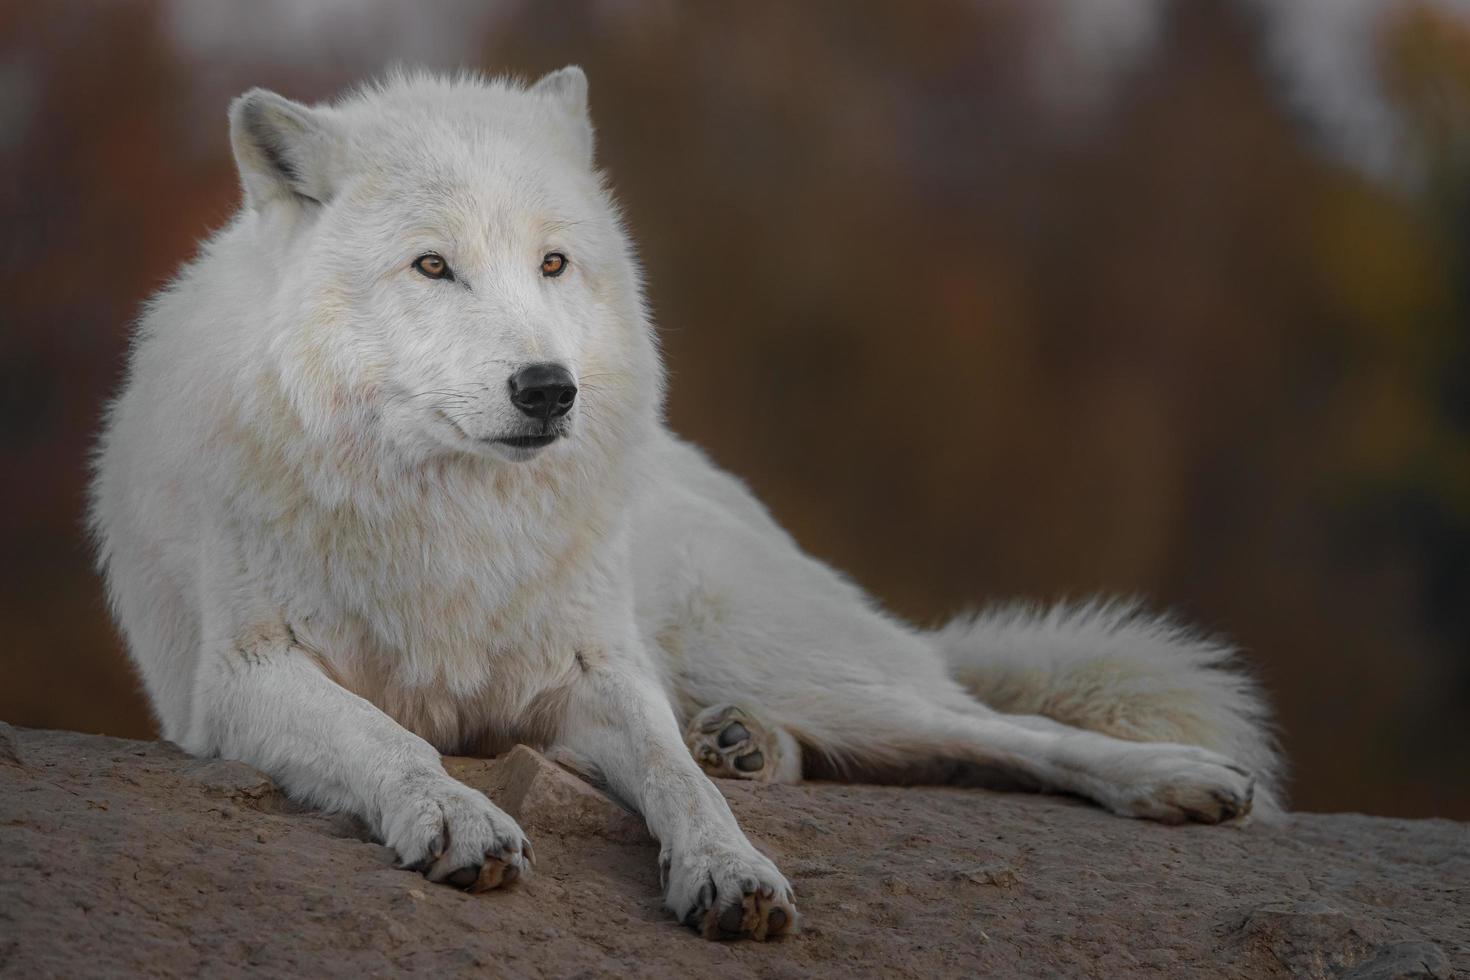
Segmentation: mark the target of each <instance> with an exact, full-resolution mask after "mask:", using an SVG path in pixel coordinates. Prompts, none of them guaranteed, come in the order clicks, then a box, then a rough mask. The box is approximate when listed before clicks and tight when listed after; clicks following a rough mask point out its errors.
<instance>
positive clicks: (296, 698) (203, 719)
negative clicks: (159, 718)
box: [182, 620, 531, 891]
mask: <svg viewBox="0 0 1470 980" xmlns="http://www.w3.org/2000/svg"><path fill="white" fill-rule="evenodd" d="M229 637H230V638H229V639H228V640H227V641H223V642H216V643H213V644H210V646H211V647H212V649H207V650H206V655H205V659H204V662H203V663H202V664H201V667H200V671H201V672H200V676H199V678H198V683H197V685H196V688H195V692H196V693H195V703H194V710H193V715H192V718H191V720H190V725H189V729H188V732H189V734H188V735H187V737H186V738H185V739H184V740H183V743H182V744H183V747H184V748H185V749H187V750H188V751H190V752H192V753H194V754H196V755H219V756H222V757H224V758H227V759H237V760H239V761H241V762H245V763H248V764H250V765H252V766H255V767H256V768H258V769H261V770H263V771H264V772H266V773H267V774H268V775H270V777H271V778H272V779H274V780H275V781H276V783H277V784H278V785H280V786H281V787H282V789H284V790H285V791H286V793H287V794H288V795H290V796H291V797H293V798H295V799H297V800H301V801H304V802H308V803H312V804H314V805H317V806H321V807H325V808H329V809H337V810H345V811H347V812H350V813H352V814H354V815H356V816H358V817H360V818H361V819H362V820H364V821H365V822H366V823H367V824H368V825H369V826H370V827H371V828H372V829H373V831H374V833H375V834H376V835H377V836H378V838H379V839H380V840H382V841H383V842H384V843H385V844H387V845H388V846H389V847H391V848H393V850H394V851H396V852H397V854H398V859H399V863H400V866H401V867H406V868H412V869H414V870H417V871H422V872H423V873H424V874H425V875H426V876H427V877H428V878H429V880H431V881H441V882H446V883H449V884H452V885H455V886H457V887H460V888H468V889H470V890H473V891H484V890H487V889H490V888H495V887H498V886H500V885H503V884H508V883H510V882H511V881H514V880H515V879H516V878H517V877H518V876H519V875H520V874H521V873H522V872H523V871H524V870H525V869H526V867H527V865H528V862H529V860H530V858H531V845H530V842H529V841H528V840H527V839H526V836H525V834H524V833H522V831H521V828H520V827H519V826H518V825H517V824H516V822H515V820H514V819H512V818H511V817H510V816H509V815H508V814H506V813H505V812H504V811H502V810H501V809H500V808H499V807H497V806H495V804H493V803H491V802H490V801H489V800H488V799H486V798H485V796H484V794H482V793H479V792H477V791H475V790H473V789H470V788H469V787H468V786H465V785H463V784H462V783H460V782H458V781H457V780H455V779H453V778H451V777H450V776H449V775H448V774H447V773H446V772H445V771H444V766H443V764H442V763H441V762H440V760H439V753H438V752H437V751H436V750H435V749H434V747H433V746H431V745H430V744H429V743H428V742H426V741H424V740H423V739H422V738H420V737H418V736H417V735H415V734H413V733H412V732H410V731H408V730H407V729H405V728H403V727H402V726H400V725H399V724H398V723H397V722H395V721H394V720H393V719H392V718H389V717H388V716H387V715H386V714H384V713H383V712H382V711H380V710H378V708H376V707H375V706H374V705H373V704H371V703H370V702H368V701H366V700H364V699H363V698H360V697H358V696H357V695H355V694H353V693H351V692H350V691H348V690H346V689H345V688H343V687H342V686H340V685H339V684H337V683H336V682H335V681H333V680H332V679H331V678H330V677H328V676H327V675H326V674H325V673H324V672H323V670H322V668H321V666H320V665H319V663H318V661H317V660H316V658H315V657H314V656H313V655H312V654H310V653H308V652H307V651H306V650H304V649H303V648H302V647H301V646H300V645H299V644H298V643H297V642H296V639H295V635H294V633H293V632H292V630H291V628H290V626H288V625H287V624H286V623H285V622H284V621H281V620H276V621H274V622H271V623H268V624H267V625H256V626H253V627H251V628H247V629H243V630H233V631H231V633H230V634H229Z"/></svg>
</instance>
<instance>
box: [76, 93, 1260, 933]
mask: <svg viewBox="0 0 1470 980" xmlns="http://www.w3.org/2000/svg"><path fill="white" fill-rule="evenodd" d="M586 93H587V88H586V79H585V77H584V76H583V74H582V72H581V71H580V70H579V69H577V68H575V67H569V68H565V69H562V70H561V71H558V72H555V73H553V74H551V75H549V76H547V77H545V78H543V79H541V80H540V81H539V82H537V83H535V84H533V85H530V86H522V85H519V84H517V83H514V82H510V81H505V80H487V79H483V78H478V77H461V78H456V79H444V78H437V77H433V76H428V75H417V74H401V75H397V76H394V77H391V78H389V79H388V80H386V81H384V82H382V83H381V84H378V85H375V86H371V87H367V88H364V89H362V90H361V91H358V92H356V93H355V94H352V95H350V96H348V97H346V98H345V99H343V100H341V101H339V102H337V103H335V104H332V105H323V106H316V107H307V106H303V105H299V104H297V103H294V102H290V101H288V100H286V99H284V98H281V97H280V96H277V95H273V94H271V93H269V92H265V91H260V90H256V91H252V92H249V93H247V94H245V95H244V96H242V97H240V98H239V99H238V100H236V102H235V103H234V105H233V106H232V107H231V110H230V132H231V138H232V141H233V147H234V154H235V159H236V162H237V164H238V166H239V171H240V179H241V182H242V184H243V186H244V206H243V207H242V208H241V210H240V213H239V214H238V215H237V216H236V217H235V218H234V220H233V221H231V222H230V224H229V225H228V226H227V227H226V228H225V229H224V230H222V231H221V232H219V233H218V234H217V235H215V236H214V237H213V238H212V239H210V240H209V241H208V242H207V243H206V244H205V245H204V246H203V247H202V250H201V252H200V255H199V256H198V257H197V258H196V259H195V260H194V261H193V262H191V263H190V264H189V265H187V266H186V267H185V268H184V269H183V271H182V272H181V273H180V274H179V276H178V277H177V278H176V279H175V280H174V281H173V282H172V283H171V284H170V285H169V286H168V287H167V288H166V289H164V290H163V291H162V292H161V293H160V294H159V295H158V296H156V297H155V298H154V299H153V300H152V301H151V302H150V303H149V305H148V307H147V309H146V311H145V313H144V314H143V317H142V321H141V323H140V325H139V327H138V331H137V338H136V343H135V345H134V348H133V351H132V357H131V362H130V367H129V371H128V375H127V379H126V383H125V385H124V387H123V390H122V393H121V395H120V396H119V397H118V398H117V400H116V402H115V403H114V404H113V405H112V406H111V409H110V413H109V415H108V419H107V425H106V430H105V432H104V434H103V436H102V440H101V445H100V448H99V452H98V459H97V467H96V476H95V481H94V484H93V487H92V510H91V520H92V525H93V528H94V531H95V534H96V537H97V540H98V542H99V551H100V564H101V567H102V569H103V572H104V574H105V576H106V579H107V584H108V589H109V596H110V599H111V602H112V605H113V608H114V610H115V612H116V615H117V617H118V620H119V621H120V623H121V625H122V629H123V631H124V633H125V634H126V638H127V642H128V646H129V649H130V650H131V654H132V657H133V659H134V660H135V661H136V663H137V666H138V669H139V671H140V673H141V674H142V678H143V681H144V684H145V685H146V687H147V690H148V693H149V696H150V698H151V700H152V704H153V708H154V710H155V712H156V713H157V716H158V719H159V722H160V724H161V726H162V730H163V734H164V735H165V736H166V737H167V738H170V739H172V740H174V741H176V742H178V743H179V744H180V745H182V746H183V747H184V748H185V749H187V750H189V751H190V752H194V753H198V754H201V755H203V754H218V755H222V756H226V757H229V758H233V759H241V760H244V761H246V762H248V763H251V764H253V765H255V766H258V767H260V768H261V769H263V770H265V771H266V772H268V773H269V774H270V775H272V776H273V777H274V778H275V779H276V780H277V781H278V782H279V784H280V785H281V786H282V787H283V788H284V789H285V790H286V791H287V792H289V793H290V794H292V795H293V796H295V797H297V798H299V799H302V800H305V801H309V802H311V803H314V804H317V805H320V806H324V807H332V808H339V809H341V810H345V811H350V812H352V813H354V814H357V815H359V816H360V817H362V818H363V819H364V820H365V821H366V822H367V823H368V824H369V825H370V826H371V827H372V828H374V830H375V831H376V833H377V834H379V835H380V836H381V838H382V840H383V841H384V842H385V843H386V844H388V845H389V846H391V847H392V848H393V849H394V850H395V851H396V852H397V854H398V856H399V858H400V859H401V861H402V863H403V864H404V865H405V866H411V867H414V868H418V869H420V870H422V871H424V872H425V873H426V874H427V875H428V877H429V878H430V879H432V880H434V881H448V882H450V883H452V884H456V885H459V886H461V887H472V888H483V887H493V886H494V885H496V884H500V883H503V882H505V881H509V880H512V879H514V878H515V876H516V875H517V874H518V873H520V872H521V871H522V870H523V869H524V867H525V866H526V864H527V862H528V860H529V858H530V856H531V847H530V843H529V842H528V841H527V840H526V837H525V835H524V834H522V832H521V830H520V828H519V827H518V826H517V825H516V823H515V821H514V820H512V819H511V818H510V817H509V816H507V815H506V814H505V813H504V812H503V811H501V810H500V809H498V808H497V807H496V806H495V804H494V803H493V802H492V801H490V800H488V799H486V798H485V797H484V796H483V795H482V794H480V793H478V792H475V791H473V790H471V789H469V788H467V787H465V786H464V785H462V784H460V783H458V782H456V781H455V780H453V779H451V778H450V777H449V776H448V775H446V774H445V771H444V769H443V768H442V766H441V763H440V756H439V754H440V753H441V752H460V753H495V752H500V751H503V750H505V749H506V748H508V747H509V746H511V745H512V744H514V743H516V742H526V743H530V744H532V745H536V746H540V747H543V748H546V749H548V750H555V751H557V752H560V753H562V754H563V756H564V757H565V758H567V759H569V760H571V761H573V762H574V763H575V764H576V765H578V766H580V767H581V768H583V769H584V770H585V771H587V772H589V773H595V774H596V776H597V777H598V778H600V779H601V780H602V781H603V782H604V783H605V785H606V786H607V787H608V788H609V789H610V791H611V792H613V793H614V794H616V795H617V796H618V797H619V798H621V799H622V800H624V801H626V802H627V803H628V804H630V805H631V806H634V807H636V808H637V809H638V810H639V811H640V812H641V813H642V814H643V815H644V816H645V818H646V819H647V822H648V826H649V828H650V830H651V831H652V832H653V834H654V835H655V836H656V837H657V838H658V840H659V841H660V842H661V856H660V861H661V866H662V869H663V872H664V882H665V890H666V895H665V898H666V902H667V904H668V907H669V909H670V910H671V911H672V912H673V914H674V915H675V916H677V917H678V918H679V919H680V920H681V921H684V922H687V923H690V924H692V925H695V926H697V927H699V928H701V929H702V930H703V931H704V932H705V934H706V935H711V936H719V935H744V936H750V937H753V938H756V939H764V938H767V937H768V936H775V935H779V934H781V933H785V932H790V931H792V930H794V929H795V928H796V925H797V914H796V909H795V906H794V904H793V898H792V891H791V887H790V885H789V884H788V883H787V881H786V879H785V878H784V877H782V875H781V873H780V872H779V871H778V870H777V869H776V867H775V865H774V864H773V863H772V862H771V861H770V860H769V859H768V858H767V857H765V856H764V855H763V854H761V853H760V852H759V851H758V850H757V849H756V848H754V847H753V846H752V845H751V844H750V842H749V841H748V840H747V839H746V837H745V836H744V834H743V833H742V832H741V830H740V828H739V826H737V824H736V822H735V820H734V818H733V816H732V815H731V812H730V810H729V808H728V807H727V806H726V804H725V801H724V798H723V797H722V796H721V794H720V793H719V791H718V790H717V789H715V787H714V785H713V784H712V783H711V782H710V780H709V779H708V777H707V775H706V771H708V772H710V773H713V774H716V775H721V776H727V777H733V778H743V779H761V780H782V781H785V780H796V779H799V778H801V776H802V775H803V774H804V773H805V774H807V775H812V774H814V773H822V774H826V775H829V776H846V777H848V778H854V777H861V778H868V779H884V780H899V781H902V780H908V781H913V780H919V779H927V778H939V777H941V776H944V777H946V778H949V777H954V776H957V775H958V776H962V777H966V778H979V777H980V776H982V775H988V776H990V777H999V778H1001V779H1002V780H1003V781H1005V782H1008V783H1010V784H1012V785H1014V784H1021V785H1024V786H1028V787H1031V788H1037V789H1045V790H1054V791H1062V792H1069V793H1076V794H1080V795H1082V796H1085V797H1088V798H1090V799H1092V800H1095V801H1097V802H1098V803H1099V804H1101V805H1102V806H1104V807H1106V808H1107V809H1109V810H1111V811H1113V812H1114V813H1119V814H1123V815H1126V816H1137V817H1148V818H1151V819H1155V820H1164V821H1183V820H1198V821H1204V822H1217V821H1226V820H1234V819H1240V818H1243V817H1244V816H1245V815H1246V814H1247V813H1248V812H1249V811H1250V810H1251V809H1252V806H1254V809H1255V811H1256V812H1257V813H1260V812H1262V811H1263V810H1265V811H1270V810H1272V809H1273V808H1274V807H1275V805H1276V804H1275V800H1274V798H1273V794H1274V792H1275V783H1276V779H1277V773H1278V768H1279V762H1278V757H1277V753H1276V751H1275V748H1274V745H1273V741H1272V738H1271V736H1270V734H1269V728H1268V725H1267V712H1266V708H1265V706H1264V704H1263V702H1262V700H1261V698H1260V697H1259V696H1258V695H1257V693H1256V692H1255V689H1254V688H1253V686H1252V684H1251V682H1250V681H1249V680H1248V679H1247V678H1246V677H1244V676H1243V675H1242V674H1241V673H1239V672H1238V671H1237V670H1236V669H1235V668H1234V667H1233V666H1232V664H1231V656H1232V655H1231V651H1230V650H1229V649H1228V648H1227V647H1225V646H1222V645H1220V644H1218V643H1214V642H1209V641H1206V640H1202V639H1198V638H1196V637H1194V636H1192V635H1190V634H1188V633H1186V632H1185V631H1183V630H1181V629H1180V628H1178V627H1176V626H1174V625H1171V624H1170V623H1168V622H1165V621H1161V620H1158V619H1152V618H1148V617H1147V616H1145V615H1144V614H1143V613H1141V612H1139V611H1138V610H1137V609H1135V608H1134V607H1132V606H1128V605H1108V604H1091V605H1083V606H1078V607H1070V608H1053V609H1050V610H1036V611H1032V610H1028V609H1024V608H1020V607H1013V608H1008V609H1003V610H1001V611H996V612H992V613H989V614H983V615H979V616H975V617H968V618H964V619H961V620H959V621H957V622H955V623H954V624H953V625H951V626H948V627H946V628H945V629H942V630H940V631H938V632H924V631H921V630H918V629H914V628H912V627H909V626H907V625H905V624H903V623H901V622H898V621H897V620H895V619H893V618H891V617H889V616H887V615H885V614H883V613H882V612H880V611H878V610H877V609H876V608H875V607H874V605H873V603H871V602H870V601H869V600H868V599H867V598H866V597H865V596H864V595H863V594H862V593H861V592H860V591H859V590H858V589H857V588H855V587H854V586H853V585H852V584H850V583H849V582H847V581H846V580H845V579H843V578H842V577H841V576H840V575H838V574H837V573H836V572H834V571H832V570H831V569H830V568H828V567H827V566H825V565H823V564H822V563H820V562H818V561H815V560H813V559H812V558H809V557H807V556H806V555H804V554H802V553H801V551H800V550H799V549H798V548H797V546H796V545H795V543H794V542H793V541H792V539H791V538H790V537H788V536H787V535H786V534H785V533H784V532H783V531H782V530H781V528H780V527H778V526H777V525H776V523H775V522H774V521H773V520H772V519H771V517H770V515H769V514H767V512H766V511H765V510H764V509H763V508H762V507H761V505H760V504H759V503H757V502H756V501H755V500H754V499H753V498H752V497H751V495H750V494H749V493H748V492H747V490H746V489H745V487H744V486H742V485H741V484H740V482H739V481H737V480H735V479H734V478H732V477H730V476H728V475H726V474H725V473H723V472H721V471H720V470H719V469H717V468H716V467H715V466H714V465H712V464H711V463H710V462H709V461H708V460H706V459H705V457H704V456H703V455H701V454H700V452H699V451H698V450H696V449H694V448H693V447H691V446H689V445H687V444H686V443H683V442H681V441H679V440H678V439H677V438H676V437H675V436H673V435H672V434H671V433H670V432H669V431H668V430H667V429H666V428H665V427H664V425H663V423H662V420H661V389H662V373H661V369H660V363H659V358H658V355H657V351H656V348H655V344H654V338H653V334H652V331H651V328H650V325H649V318H648V314H647V312H646V310H645V307H644V300H643V296H642V292H641V290H640V286H639V274H638V269H637V266H636V264H635V261H634V257H633V253H632V250H631V248H630V246H629V244H628V241H627V239H626V237H625V235H624V233H623V230H622V228H621V225H620V222H619V218H618V213H617V210H616V208H615V206H614V204H613V203H612V200H611V198H610V196H609V194H608V192H607V190H606V188H605V186H604V183H603V180H602V178H601V175H600V174H599V172H598V171H597V170H596V169H595V167H594V164H593V150H592V145H593V143H592V127H591V125H590V123H589V120H588V115H587V101H586V99H587V95H586ZM982 702H983V703H982ZM1001 711H1005V712H1010V713H1006V714H1002V713H1000V712H1001Z"/></svg>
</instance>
